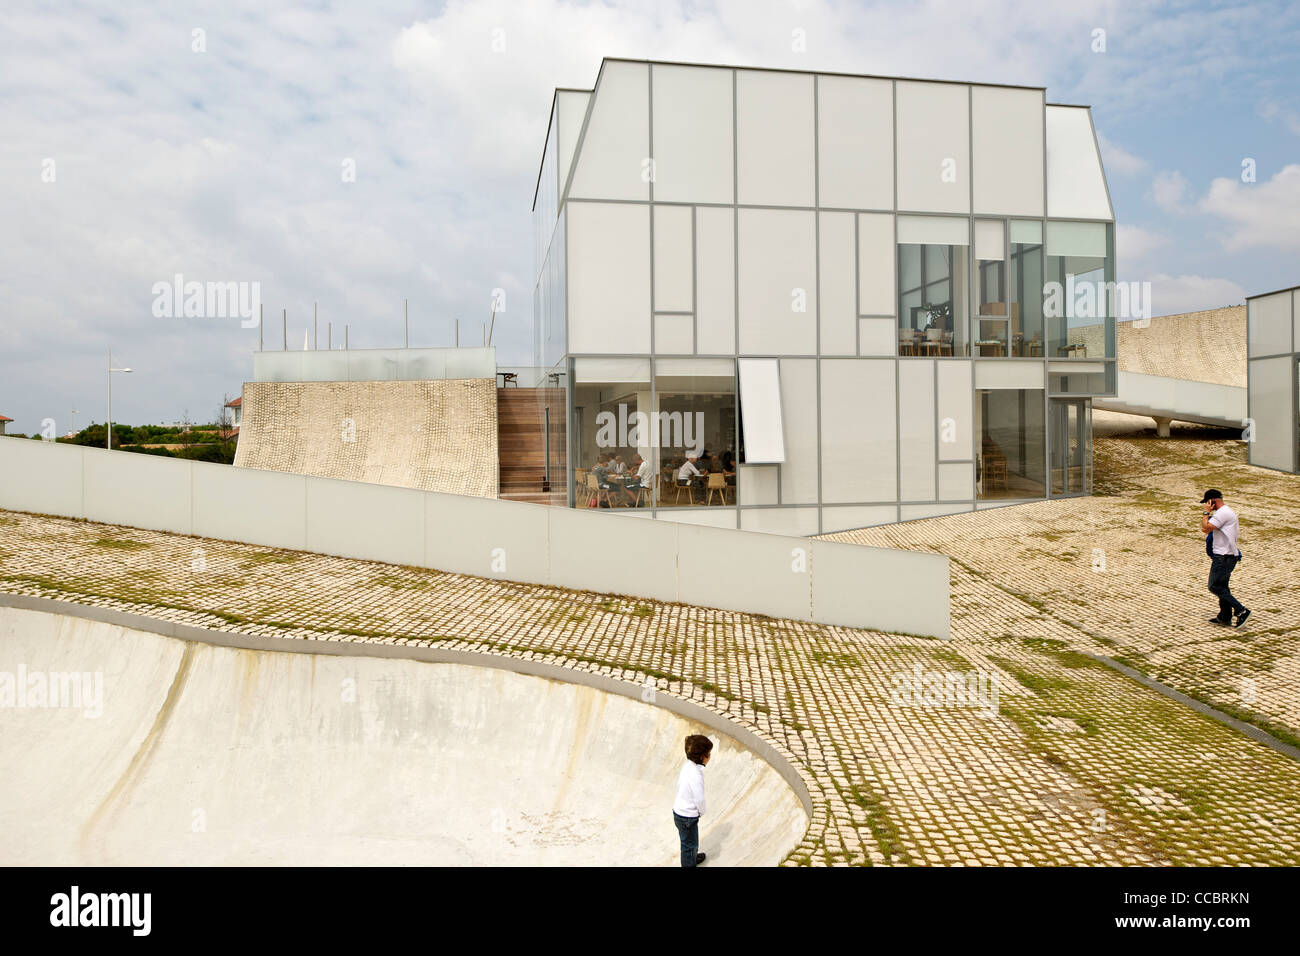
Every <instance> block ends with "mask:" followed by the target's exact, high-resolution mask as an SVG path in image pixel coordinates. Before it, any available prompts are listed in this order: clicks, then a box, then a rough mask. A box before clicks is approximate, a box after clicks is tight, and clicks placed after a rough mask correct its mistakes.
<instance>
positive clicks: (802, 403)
mask: <svg viewBox="0 0 1300 956" xmlns="http://www.w3.org/2000/svg"><path fill="white" fill-rule="evenodd" d="M742 361H744V360H743V359H742ZM781 415H782V418H783V420H784V424H785V464H783V465H782V466H781V501H782V503H784V504H816V503H817V362H816V360H815V359H782V360H781ZM747 440H748V439H747Z"/></svg>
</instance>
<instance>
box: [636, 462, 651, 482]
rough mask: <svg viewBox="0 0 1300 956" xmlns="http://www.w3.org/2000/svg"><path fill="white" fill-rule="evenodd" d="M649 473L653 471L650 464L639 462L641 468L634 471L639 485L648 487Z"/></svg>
mask: <svg viewBox="0 0 1300 956" xmlns="http://www.w3.org/2000/svg"><path fill="white" fill-rule="evenodd" d="M651 471H653V469H652V468H651V467H650V462H648V461H643V462H641V467H640V468H638V469H637V470H636V480H637V481H639V482H641V484H642V485H643V486H644V487H646V488H648V487H650V472H651Z"/></svg>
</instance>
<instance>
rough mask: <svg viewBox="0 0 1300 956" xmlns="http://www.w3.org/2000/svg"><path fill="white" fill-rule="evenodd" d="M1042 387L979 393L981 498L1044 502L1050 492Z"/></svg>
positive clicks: (978, 488)
mask: <svg viewBox="0 0 1300 956" xmlns="http://www.w3.org/2000/svg"><path fill="white" fill-rule="evenodd" d="M1043 418H1044V408H1043V390H1042V389H1041V388H1000V389H982V390H979V391H977V392H976V393H975V430H976V434H978V435H979V436H980V451H979V453H978V458H977V460H976V477H975V487H976V497H978V498H980V499H982V500H983V499H994V498H1042V497H1044V496H1045V495H1046V493H1047V486H1046V483H1045V481H1044V479H1045V475H1044V470H1045V467H1046V464H1045V463H1046V447H1045V442H1046V429H1045V427H1044V425H1045V422H1044V421H1043Z"/></svg>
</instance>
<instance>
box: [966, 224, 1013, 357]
mask: <svg viewBox="0 0 1300 956" xmlns="http://www.w3.org/2000/svg"><path fill="white" fill-rule="evenodd" d="M1006 258H1007V257H1006V240H1005V234H1004V230H1003V224H1002V221H1001V220H1000V219H976V220H975V314H976V319H975V340H974V342H972V343H971V346H972V351H973V352H974V354H975V355H993V356H1004V355H1009V354H1011V315H1010V311H1011V310H1010V309H1009V308H1008V302H1007V263H1006Z"/></svg>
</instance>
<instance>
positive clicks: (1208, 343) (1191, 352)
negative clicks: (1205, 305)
mask: <svg viewBox="0 0 1300 956" xmlns="http://www.w3.org/2000/svg"><path fill="white" fill-rule="evenodd" d="M1116 353H1117V356H1118V359H1119V361H1118V366H1119V369H1118V371H1119V374H1118V381H1117V388H1116V393H1117V394H1116V395H1115V397H1114V398H1097V399H1094V400H1093V403H1092V404H1093V407H1094V408H1100V409H1103V410H1105V411H1111V412H1126V413H1128V414H1130V415H1144V416H1147V417H1150V418H1153V419H1155V420H1156V423H1157V426H1158V428H1159V430H1160V433H1161V434H1168V427H1169V422H1170V421H1180V422H1196V423H1198V424H1202V425H1219V426H1223V427H1227V428H1241V427H1243V423H1244V419H1245V418H1246V307H1245V306H1244V305H1243V306H1229V307H1227V308H1222V309H1209V310H1206V311H1204V312H1188V313H1183V314H1180V315H1163V316H1157V317H1156V318H1153V319H1151V320H1150V324H1149V325H1146V326H1137V325H1135V324H1134V323H1132V322H1120V323H1118V324H1117V326H1116Z"/></svg>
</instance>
